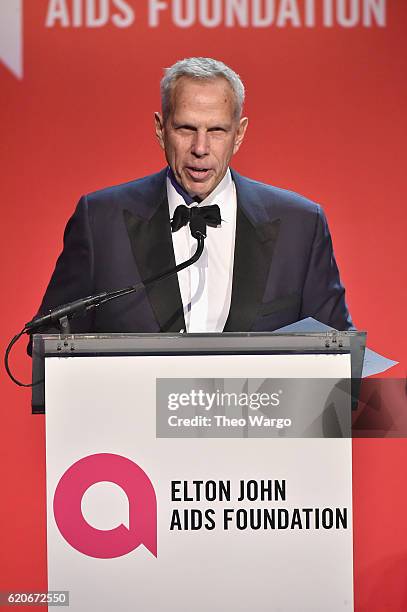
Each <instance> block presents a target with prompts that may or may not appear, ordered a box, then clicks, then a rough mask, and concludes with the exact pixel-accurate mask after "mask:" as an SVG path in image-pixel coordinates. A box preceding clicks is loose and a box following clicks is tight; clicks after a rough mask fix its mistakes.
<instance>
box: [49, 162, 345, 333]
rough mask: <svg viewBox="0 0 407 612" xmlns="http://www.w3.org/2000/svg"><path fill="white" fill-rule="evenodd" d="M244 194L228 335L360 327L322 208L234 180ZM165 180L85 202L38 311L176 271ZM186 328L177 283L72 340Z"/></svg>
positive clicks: (123, 303)
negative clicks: (302, 325)
mask: <svg viewBox="0 0 407 612" xmlns="http://www.w3.org/2000/svg"><path fill="white" fill-rule="evenodd" d="M232 176H233V180H234V181H235V185H236V192H237V204H238V210H237V221H236V244H235V257H234V268H233V285H232V300H231V308H230V312H229V316H228V319H227V322H226V325H225V328H224V331H239V332H244V331H272V330H275V329H277V328H279V327H281V326H283V325H287V324H288V323H292V322H294V321H297V320H299V319H302V318H305V317H309V316H311V317H314V318H315V319H318V320H319V321H322V322H323V323H326V324H328V325H331V326H332V327H334V328H336V329H339V330H344V329H349V327H351V325H352V323H351V320H350V317H349V313H348V310H347V307H346V303H345V299H344V288H343V287H342V285H341V282H340V279H339V273H338V268H337V266H336V263H335V259H334V255H333V251H332V243H331V238H330V234H329V230H328V227H327V223H326V220H325V217H324V214H323V212H322V210H321V208H320V207H319V206H318V205H317V204H315V203H313V202H311V201H309V200H307V199H305V198H303V197H302V196H300V195H298V194H295V193H292V192H290V191H285V190H283V189H278V188H276V187H272V186H270V185H265V184H262V183H258V182H255V181H252V180H250V179H247V178H244V177H242V176H240V175H239V174H237V173H236V172H234V171H232ZM169 221H170V220H169V212H168V202H167V191H166V170H162V171H161V172H159V173H157V174H154V175H151V176H148V177H146V178H142V179H139V180H136V181H132V182H129V183H126V184H123V185H118V186H116V187H111V188H108V189H103V190H101V191H97V192H95V193H92V194H90V195H87V196H83V197H82V198H81V200H80V202H79V204H78V206H77V208H76V211H75V213H74V215H73V216H72V218H71V219H70V221H69V222H68V225H67V227H66V230H65V234H64V248H63V251H62V253H61V255H60V257H59V259H58V261H57V264H56V267H55V271H54V273H53V275H52V278H51V281H50V283H49V286H48V288H47V291H46V293H45V296H44V299H43V302H42V304H41V307H40V311H39V313H40V314H44V313H46V312H47V311H48V310H49V309H50V308H53V307H55V306H58V305H60V304H63V303H66V302H70V301H72V300H75V299H77V298H80V297H85V296H87V295H90V294H93V293H97V292H101V291H105V290H106V291H110V290H115V289H119V288H122V287H126V286H128V285H133V284H135V283H138V282H139V281H141V280H143V279H147V278H149V277H151V276H153V275H155V274H158V273H160V272H164V271H166V270H168V269H170V268H171V267H173V266H175V258H174V251H173V246H172V237H171V228H170V222H169ZM184 328H185V323H184V317H183V308H182V302H181V294H180V290H179V285H178V280H177V277H176V276H174V277H173V278H170V279H167V280H165V281H162V282H159V283H156V284H155V285H154V286H153V287H150V288H148V289H146V290H142V291H140V292H138V293H136V294H132V295H128V296H125V297H122V298H120V299H118V300H114V301H111V302H109V303H107V304H105V305H103V306H101V307H99V308H97V309H95V310H93V311H92V312H90V313H88V314H87V315H86V316H85V317H83V318H77V319H73V320H72V322H71V329H72V332H75V333H82V332H95V333H97V332H106V333H108V332H122V333H123V332H160V331H161V332H178V331H180V330H181V329H184Z"/></svg>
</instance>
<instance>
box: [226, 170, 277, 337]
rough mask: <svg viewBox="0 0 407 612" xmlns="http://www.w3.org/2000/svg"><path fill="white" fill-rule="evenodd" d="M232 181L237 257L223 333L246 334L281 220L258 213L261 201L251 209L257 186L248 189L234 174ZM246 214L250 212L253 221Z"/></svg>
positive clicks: (262, 290) (265, 280)
mask: <svg viewBox="0 0 407 612" xmlns="http://www.w3.org/2000/svg"><path fill="white" fill-rule="evenodd" d="M233 178H234V180H235V183H236V191H237V204H238V208H237V218H236V240H235V257H234V264H233V283H232V299H231V307H230V311H229V316H228V319H227V321H226V324H225V327H224V330H223V331H238V332H244V331H250V330H251V328H252V326H253V323H254V321H255V319H256V317H257V315H258V312H259V308H260V306H261V303H262V301H263V296H264V291H265V288H266V283H267V278H268V275H269V272H270V266H271V261H272V258H273V251H274V246H275V244H276V241H277V238H278V233H279V229H280V219H278V218H276V219H272V220H269V219H267V218H265V215H264V214H263V213H264V210H263V211H259V202H258V201H256V202H254V201H253V208H251V203H252V202H251V200H252V194H251V190H252V189H255V187H254V186H253V187H252V186H251V185H250V186H249V187H248V188H247V187H246V186H245V184H244V181H245V179H243V178H241V177H239V175H237V174H236V173H233ZM242 187H243V188H242ZM256 210H257V213H258V214H257V219H256V218H255V215H256ZM245 211H247V213H249V211H250V218H249V214H247V213H246V212H245ZM260 212H261V213H262V214H260Z"/></svg>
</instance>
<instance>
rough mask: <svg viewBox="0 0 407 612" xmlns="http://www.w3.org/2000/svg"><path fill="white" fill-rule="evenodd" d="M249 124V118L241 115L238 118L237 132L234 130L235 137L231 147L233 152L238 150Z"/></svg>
mask: <svg viewBox="0 0 407 612" xmlns="http://www.w3.org/2000/svg"><path fill="white" fill-rule="evenodd" d="M248 125H249V120H248V118H247V117H242V118H241V119H240V120H239V127H238V128H237V132H236V137H235V144H234V147H233V153H237V152H238V150H239V149H240V145H241V144H242V142H243V140H244V137H245V134H246V130H247V126H248Z"/></svg>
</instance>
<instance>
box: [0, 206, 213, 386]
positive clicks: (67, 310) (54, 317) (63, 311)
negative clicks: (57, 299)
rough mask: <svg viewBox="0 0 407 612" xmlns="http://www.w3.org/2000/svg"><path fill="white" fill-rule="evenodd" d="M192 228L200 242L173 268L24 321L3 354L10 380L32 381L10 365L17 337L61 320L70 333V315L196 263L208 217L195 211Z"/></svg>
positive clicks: (61, 325)
mask: <svg viewBox="0 0 407 612" xmlns="http://www.w3.org/2000/svg"><path fill="white" fill-rule="evenodd" d="M189 228H190V231H191V234H192V236H193V237H194V238H195V239H196V240H197V242H198V245H197V248H196V251H195V253H194V254H193V255H192V257H191V258H190V259H187V260H186V261H184V262H182V263H180V264H178V265H177V266H175V267H174V268H173V269H172V270H168V271H167V272H162V273H161V274H157V275H155V276H151V277H150V278H147V279H145V280H144V281H142V282H140V283H137V284H135V285H131V286H130V287H125V288H124V289H118V290H117V291H109V292H108V291H103V292H102V293H98V294H96V295H90V296H88V297H85V298H81V299H79V300H74V301H73V302H69V303H68V304H62V305H61V306H58V307H57V308H53V309H52V310H50V311H49V312H48V313H47V314H45V315H39V316H37V317H34V318H33V319H31V321H28V323H26V324H25V326H24V328H23V329H22V330H21V332H20V333H19V334H17V335H16V336H14V338H13V339H12V340H11V341H10V343H9V345H8V346H7V349H6V352H5V356H4V365H5V368H6V372H7V374H8V375H9V377H10V378H11V380H12V381H13V382H14V383H16V384H17V385H19V386H21V387H31V386H33V383H22V382H20V381H19V380H17V379H16V378H15V377H14V376H13V374H12V373H11V371H10V367H9V363H8V360H9V354H10V351H11V349H12V347H13V345H14V344H15V343H16V342H17V340H18V339H19V338H20V337H21V336H22V335H23V334H32V333H34V332H35V331H38V330H41V328H44V327H46V326H48V325H51V324H55V323H58V324H59V325H60V327H61V328H62V329H63V333H64V335H67V334H69V333H70V331H69V322H68V321H69V319H72V318H73V317H75V316H78V315H79V314H80V313H82V312H84V311H85V312H86V311H89V310H91V309H92V308H96V307H97V306H102V305H103V304H106V302H110V301H111V300H115V299H117V298H119V297H122V296H123V295H128V294H129V293H135V292H136V291H139V290H140V289H145V288H146V287H149V286H151V285H154V284H155V283H157V282H159V281H162V280H165V279H166V278H169V277H170V276H173V275H174V274H177V273H178V272H181V270H184V269H185V268H187V267H188V266H191V265H192V264H194V263H195V262H196V261H198V259H199V258H200V256H201V255H202V253H203V250H204V244H205V238H206V221H205V219H204V218H203V217H202V216H200V215H196V216H194V217H192V218H191V221H190V224H189Z"/></svg>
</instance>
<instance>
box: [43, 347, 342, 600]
mask: <svg viewBox="0 0 407 612" xmlns="http://www.w3.org/2000/svg"><path fill="white" fill-rule="evenodd" d="M220 374H222V376H223V377H224V378H227V377H231V378H236V377H241V378H243V377H246V378H270V377H284V376H286V377H288V376H289V377H298V378H300V377H305V376H307V377H315V378H322V377H333V376H334V377H342V378H348V377H350V357H349V355H246V356H244V357H242V356H239V355H228V356H227V357H225V356H218V355H215V356H208V355H206V356H169V357H168V356H149V357H145V356H143V357H141V356H140V357H139V356H135V357H134V356H131V357H76V358H48V359H47V360H46V381H47V383H46V439H47V498H48V500H47V507H48V581H49V582H48V589H49V590H69V592H70V610H72V612H82V611H83V612H85V611H86V612H89V611H90V610H97V611H98V612H102V611H109V612H111V611H112V610H117V611H129V612H133V611H134V610H141V611H142V612H149V611H151V612H164V611H165V612H172V611H174V612H191V611H194V612H209V611H210V612H215V611H219V612H220V611H222V612H225V611H227V610H230V611H233V612H238V611H241V612H248V611H249V610H256V612H263V611H264V612H266V611H267V612H268V611H270V610H273V612H274V611H279V610H281V611H284V612H286V611H292V612H300V611H301V612H306V611H309V612H318V611H320V612H327V611H328V610H329V612H337V611H342V610H353V564H352V518H351V517H352V466H351V443H352V441H351V439H349V438H348V439H336V438H331V439H295V438H292V439H283V438H282V439H265V438H263V439H236V438H235V439H228V438H222V439H176V438H175V439H162V438H161V439H160V438H157V437H156V430H155V428H156V422H155V421H156V415H155V401H156V399H155V394H156V379H157V378H174V377H175V378H177V377H181V376H182V377H185V378H188V377H191V378H211V377H212V378H219V376H220ZM98 453H112V454H117V455H120V456H124V457H126V458H128V459H130V460H131V461H133V462H135V463H136V464H137V465H138V466H140V467H141V468H142V469H143V470H144V471H145V473H146V474H147V475H148V477H149V478H150V480H151V482H152V484H153V486H154V489H155V493H156V497H157V512H158V522H157V532H158V549H157V557H155V556H153V555H152V554H151V552H149V551H148V550H147V549H146V548H145V547H144V546H140V547H138V548H136V549H135V550H133V551H132V552H130V553H129V554H127V555H124V556H120V557H117V558H111V559H100V558H94V557H92V556H88V555H86V554H83V553H81V552H78V550H76V549H75V548H73V547H72V546H71V545H70V544H69V543H68V542H67V541H66V540H65V539H64V538H63V537H62V535H61V533H60V531H59V529H58V527H57V525H56V522H55V519H54V513H53V499H54V493H55V489H56V486H57V484H58V482H59V480H60V479H61V477H62V475H63V474H64V473H65V472H66V470H67V469H68V468H69V467H70V466H71V465H72V464H74V463H75V462H77V461H78V460H80V459H82V458H83V457H87V456H89V455H93V454H98ZM174 479H175V480H177V481H181V482H184V481H186V482H188V483H191V482H193V481H200V480H201V481H208V480H212V481H214V482H219V481H222V482H229V483H231V488H232V491H233V496H232V499H231V501H227V502H224V501H219V500H215V501H205V500H201V501H193V502H192V501H184V502H174V501H171V496H170V488H171V486H170V483H171V480H174ZM252 479H255V480H256V481H260V480H264V481H268V480H270V479H273V480H279V481H283V480H284V481H285V483H286V499H285V500H284V501H282V500H278V501H267V502H260V501H259V502H253V501H247V500H243V501H240V502H238V501H236V497H237V492H238V490H239V487H238V485H239V483H240V481H241V480H243V481H244V482H247V481H249V480H252ZM225 507H227V508H231V509H234V510H236V509H238V508H240V509H247V510H249V509H250V508H253V507H256V508H269V509H270V508H275V509H278V508H284V509H286V510H287V511H288V512H290V513H291V512H293V509H294V508H301V509H302V508H314V509H315V508H320V509H324V508H328V509H329V508H340V509H346V511H347V513H348V514H347V516H348V524H347V528H346V529H335V528H332V529H323V528H319V529H316V528H311V529H305V528H304V529H299V528H293V529H290V528H288V529H274V530H270V529H259V530H254V529H238V528H237V527H236V526H235V525H234V524H231V525H230V528H229V529H228V530H224V529H223V528H222V521H221V520H220V519H219V520H218V518H216V528H215V529H213V530H206V529H204V528H203V529H198V530H170V528H169V526H170V523H171V518H172V516H173V512H174V510H175V509H179V510H180V511H181V512H182V511H183V510H185V509H186V510H190V509H191V508H194V509H200V510H202V511H204V510H205V509H208V508H211V509H214V510H215V511H216V513H217V514H216V517H218V516H219V517H221V516H222V513H223V512H224V510H225ZM82 513H83V514H84V516H85V518H86V521H87V522H89V523H90V524H91V525H92V526H93V527H94V528H96V529H99V530H109V529H113V528H115V527H117V525H118V524H119V523H120V522H122V523H124V524H126V521H127V520H128V519H127V515H128V509H127V505H126V495H125V494H123V491H122V490H117V486H116V485H112V483H103V482H102V483H98V484H96V485H94V486H93V487H91V488H90V489H88V491H87V492H86V493H85V495H84V497H83V500H82Z"/></svg>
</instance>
